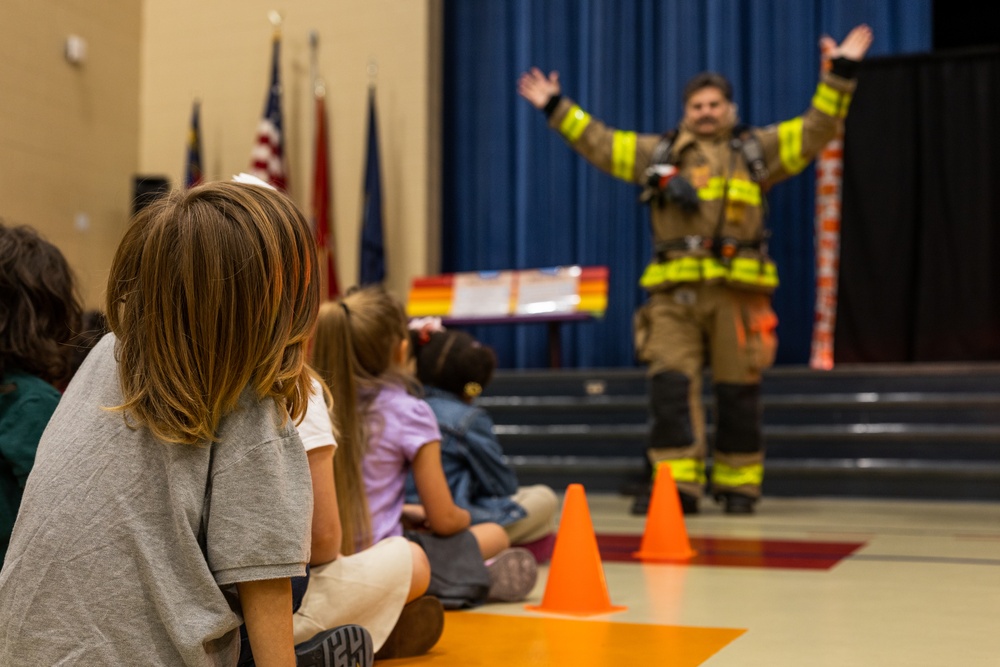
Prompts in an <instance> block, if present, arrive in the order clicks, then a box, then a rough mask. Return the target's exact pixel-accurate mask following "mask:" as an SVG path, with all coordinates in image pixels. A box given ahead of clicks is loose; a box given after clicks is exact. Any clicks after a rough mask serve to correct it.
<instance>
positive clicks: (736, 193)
mask: <svg viewBox="0 0 1000 667" xmlns="http://www.w3.org/2000/svg"><path fill="white" fill-rule="evenodd" d="M729 201H738V202H743V203H744V204H750V205H751V206H760V186H759V185H757V184H756V183H754V182H753V181H744V180H743V179H741V178H734V179H733V180H731V181H729Z"/></svg>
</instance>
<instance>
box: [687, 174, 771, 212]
mask: <svg viewBox="0 0 1000 667" xmlns="http://www.w3.org/2000/svg"><path fill="white" fill-rule="evenodd" d="M727 190H728V192H729V194H728V199H729V201H738V202H743V203H744V204H751V205H753V206H760V186H759V185H757V184H756V183H754V182H753V181H747V180H744V179H742V178H733V179H730V181H729V186H728V188H727V186H726V179H725V178H723V177H722V176H715V177H713V178H710V179H708V184H707V185H706V186H705V187H703V188H698V198H699V199H701V200H702V201H716V200H719V199H722V195H723V193H724V192H726V191H727Z"/></svg>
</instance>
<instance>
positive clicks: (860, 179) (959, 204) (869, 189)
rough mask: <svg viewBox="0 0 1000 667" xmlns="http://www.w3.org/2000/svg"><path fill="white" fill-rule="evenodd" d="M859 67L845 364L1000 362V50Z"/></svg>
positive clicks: (847, 212) (848, 190)
mask: <svg viewBox="0 0 1000 667" xmlns="http://www.w3.org/2000/svg"><path fill="white" fill-rule="evenodd" d="M862 67H863V70H862V73H861V75H860V76H859V86H858V91H857V94H856V96H855V98H854V102H853V103H852V105H851V113H850V114H849V116H848V119H847V125H846V131H845V145H844V195H843V224H842V236H841V260H840V282H839V288H838V291H839V300H838V310H837V326H836V333H835V343H834V360H835V362H836V363H859V362H879V363H890V362H937V361H982V360H1000V194H998V190H1000V50H997V49H989V50H979V51H968V52H955V53H940V54H935V55H932V56H910V57H894V58H882V59H874V60H870V61H867V62H865V63H863V65H862Z"/></svg>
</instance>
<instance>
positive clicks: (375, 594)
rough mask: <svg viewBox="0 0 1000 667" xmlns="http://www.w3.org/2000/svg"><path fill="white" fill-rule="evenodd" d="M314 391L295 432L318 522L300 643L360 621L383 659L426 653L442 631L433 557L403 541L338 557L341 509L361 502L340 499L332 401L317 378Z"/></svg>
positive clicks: (298, 617) (299, 617) (297, 620)
mask: <svg viewBox="0 0 1000 667" xmlns="http://www.w3.org/2000/svg"><path fill="white" fill-rule="evenodd" d="M312 385H313V393H312V395H311V396H310V397H309V405H308V406H307V408H306V415H305V418H304V419H303V420H302V422H301V423H299V424H298V426H297V428H298V431H299V436H300V437H301V438H302V444H303V445H304V446H305V449H306V454H307V456H308V457H309V471H310V473H311V475H312V486H313V519H312V556H311V557H310V559H309V564H310V572H309V582H308V587H307V588H306V591H305V597H304V598H303V599H302V606H301V607H299V609H298V610H296V612H295V615H294V617H293V625H294V629H295V640H296V641H297V642H304V641H307V640H309V639H310V638H312V637H313V636H315V635H317V634H318V633H320V632H323V631H324V630H327V629H329V628H334V627H337V626H339V625H343V624H346V623H354V624H357V625H361V626H363V627H364V628H365V629H366V630H368V632H369V633H370V634H371V637H372V646H373V648H374V649H375V658H376V659H377V660H381V659H387V658H406V657H411V656H416V655H422V654H424V653H426V652H427V651H428V650H430V648H431V647H433V646H434V644H436V643H437V640H438V639H439V638H440V637H441V632H442V630H443V629H444V610H443V609H442V607H441V603H440V602H439V601H438V600H437V599H436V598H434V597H431V596H427V595H424V592H425V591H426V590H427V586H428V584H429V583H430V564H429V563H428V562H427V556H426V555H425V554H424V551H423V549H421V548H420V546H419V545H418V544H416V543H414V542H410V541H409V540H406V539H405V538H403V537H400V536H392V537H387V538H385V539H384V540H381V541H379V542H378V543H377V544H375V545H373V546H371V547H369V548H367V549H364V550H361V551H358V552H356V553H352V554H350V555H346V556H345V555H341V554H340V549H341V542H342V534H343V527H342V524H341V520H340V510H339V506H340V505H341V504H345V505H351V504H353V503H357V502H358V498H356V497H349V496H347V497H341V498H338V493H337V486H336V482H335V477H336V473H335V470H336V468H337V467H339V466H335V464H334V459H335V457H334V453H335V452H336V450H337V443H336V441H335V438H334V434H333V424H332V422H331V420H330V408H329V405H330V404H331V403H332V398H331V397H330V392H329V390H328V389H326V387H325V386H323V385H322V383H321V381H320V380H318V379H316V378H313V382H312ZM347 514H351V513H350V512H348V513H347Z"/></svg>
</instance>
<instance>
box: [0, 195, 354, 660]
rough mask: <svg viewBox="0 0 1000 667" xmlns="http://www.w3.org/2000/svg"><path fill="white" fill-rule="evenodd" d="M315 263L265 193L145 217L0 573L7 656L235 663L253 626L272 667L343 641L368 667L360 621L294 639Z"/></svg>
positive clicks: (51, 432) (290, 210)
mask: <svg viewBox="0 0 1000 667" xmlns="http://www.w3.org/2000/svg"><path fill="white" fill-rule="evenodd" d="M314 253H315V250H314V242H313V241H312V239H311V236H310V231H309V226H308V224H307V223H306V221H305V220H304V218H303V216H302V215H301V213H300V212H299V211H298V210H297V208H296V207H295V206H294V204H293V203H292V202H291V200H289V199H288V198H287V197H285V196H284V195H281V194H279V193H277V192H276V191H273V190H271V189H268V188H264V187H259V186H255V185H247V184H237V183H213V184H209V185H205V186H201V187H199V188H195V189H192V190H188V191H186V192H175V193H171V194H170V195H167V196H165V197H164V198H162V199H161V200H158V201H156V202H154V203H152V204H150V205H149V206H148V207H147V208H145V209H143V210H142V211H140V212H139V213H138V214H137V215H136V217H135V219H134V220H133V222H132V224H131V225H130V226H129V228H128V229H127V230H126V232H125V235H124V238H123V240H122V242H121V245H120V246H119V248H118V251H117V253H116V256H115V259H114V262H113V264H112V267H111V271H110V277H109V280H108V288H107V315H108V324H109V326H110V329H111V332H112V333H110V334H108V335H107V336H105V337H104V339H103V340H101V341H100V342H99V343H98V344H97V346H96V347H95V348H94V349H93V351H92V352H91V354H90V355H89V356H88V358H87V360H86V361H85V362H84V364H83V365H82V367H81V368H80V369H79V371H77V373H76V375H75V377H74V379H73V381H72V382H71V383H70V385H69V387H68V388H67V390H66V393H65V395H64V397H63V399H62V401H61V402H60V404H59V406H58V408H57V409H56V412H55V414H54V415H53V417H52V419H51V421H50V422H49V425H48V427H47V428H46V430H45V432H44V434H43V436H42V440H41V443H40V445H39V449H38V455H37V458H36V461H35V467H34V469H33V471H32V473H31V475H30V477H29V478H28V482H27V486H26V488H25V492H24V499H23V503H22V505H21V510H20V513H19V515H18V518H17V522H16V524H15V526H14V532H13V535H12V538H11V542H10V548H9V551H8V553H7V559H6V561H5V563H4V566H3V570H2V572H0V664H2V665H5V666H6V667H12V666H15V665H32V666H36V665H54V664H106V665H130V664H142V665H179V664H184V665H229V666H231V665H234V664H235V663H236V660H237V657H238V653H239V650H240V649H239V628H240V626H241V624H243V623H245V625H246V629H247V632H248V634H249V637H250V643H251V645H252V647H253V652H254V659H255V660H256V664H257V665H260V666H261V667H263V666H265V665H272V664H283V665H285V664H290V661H291V660H293V659H298V661H299V662H300V664H302V663H304V662H306V660H314V659H315V658H316V656H317V655H320V654H323V653H324V652H325V653H327V654H332V651H331V650H330V649H332V648H333V644H332V642H333V641H336V642H343V641H344V640H350V641H352V642H354V643H355V649H356V651H357V653H358V655H360V656H361V657H360V658H359V659H358V660H354V659H353V658H354V657H357V656H352V660H351V661H350V662H349V664H350V665H352V666H353V665H355V664H356V662H357V663H359V664H362V665H369V666H370V664H371V658H370V653H371V644H370V639H367V642H368V643H367V644H366V643H365V641H366V634H367V633H365V631H364V630H363V629H361V628H358V627H357V626H346V627H348V628H349V629H350V632H340V633H339V634H337V635H336V636H332V637H330V638H328V639H329V640H330V642H331V643H330V645H329V646H325V647H318V648H317V646H318V645H317V644H316V643H313V644H312V645H310V646H308V647H305V648H304V649H302V648H301V647H300V649H298V650H296V649H295V648H294V647H293V641H292V620H291V614H292V593H291V587H290V585H289V578H290V577H293V576H301V575H303V574H304V573H305V563H306V562H307V561H308V559H309V539H310V522H311V513H310V511H309V508H311V507H312V489H311V484H310V478H309V468H308V465H307V462H306V455H305V452H304V450H303V447H302V443H301V441H300V439H299V436H298V435H297V433H296V431H295V428H294V422H295V421H297V420H298V419H300V418H301V416H302V414H303V413H304V411H305V407H306V402H307V400H308V396H309V387H310V380H309V377H308V375H307V374H306V370H305V366H304V359H305V352H306V350H305V343H306V340H307V337H308V336H309V334H310V332H311V330H312V328H313V323H314V321H315V318H316V311H317V308H318V302H319V293H318V281H317V271H316V260H315V254H314ZM338 630H343V628H341V629H338ZM310 651H311V653H309V652H310ZM306 653H309V654H308V655H306ZM366 654H367V657H366ZM308 664H330V665H334V664H341V663H339V662H334V661H333V660H332V659H330V660H328V661H327V662H322V661H319V660H317V661H315V662H309V663H308ZM343 664H348V661H347V658H346V657H345V659H344V662H343Z"/></svg>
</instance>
